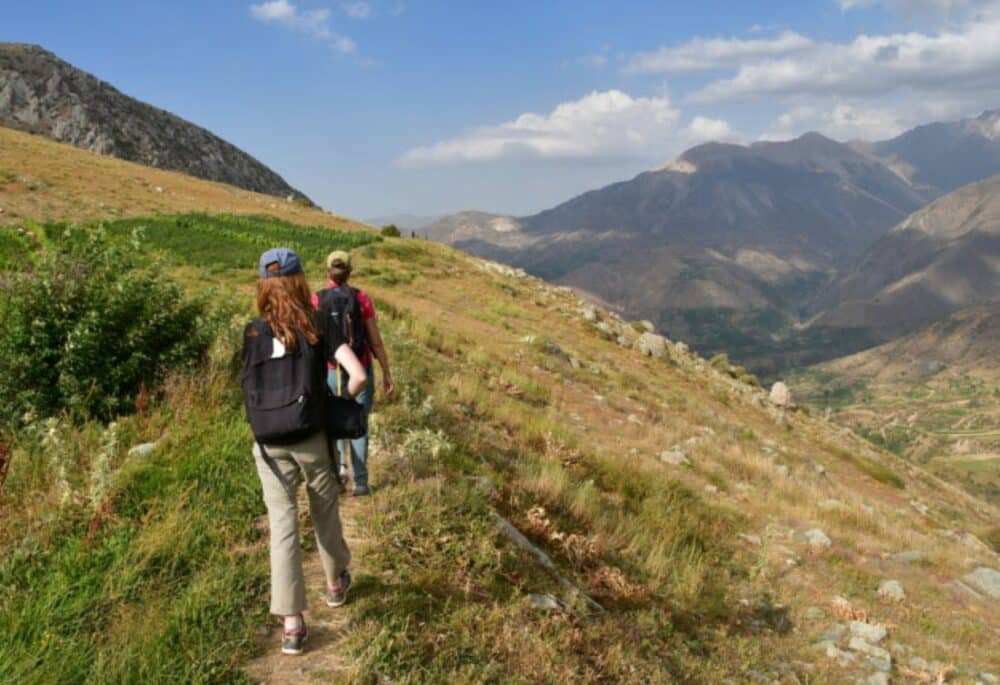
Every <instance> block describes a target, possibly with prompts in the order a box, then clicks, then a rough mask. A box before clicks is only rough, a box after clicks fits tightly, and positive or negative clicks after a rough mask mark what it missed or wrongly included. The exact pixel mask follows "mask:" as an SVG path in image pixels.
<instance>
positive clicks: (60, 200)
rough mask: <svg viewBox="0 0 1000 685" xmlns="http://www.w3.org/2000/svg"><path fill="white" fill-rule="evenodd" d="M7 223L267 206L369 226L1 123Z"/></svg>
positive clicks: (273, 211) (270, 210)
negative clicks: (72, 145)
mask: <svg viewBox="0 0 1000 685" xmlns="http://www.w3.org/2000/svg"><path fill="white" fill-rule="evenodd" d="M0 199H2V203H0V209H2V210H3V211H2V212H0V225H7V226H14V225H17V224H18V223H20V222H22V221H23V220H24V219H30V220H33V221H38V222H42V223H47V222H50V221H64V220H71V221H88V220H92V219H105V218H115V217H118V218H124V217H132V216H148V215H152V214H158V213H167V214H173V213H176V212H192V211H197V212H232V213H239V214H260V213H263V212H266V213H267V214H270V215H272V216H276V217H279V218H282V219H285V220H287V221H290V222H292V223H295V224H304V225H313V226H317V225H318V226H329V227H331V228H339V229H346V230H356V229H361V228H363V224H360V223H358V222H356V221H352V220H350V219H345V218H343V217H339V216H335V215H332V214H328V213H327V212H324V211H322V210H319V209H316V208H313V207H307V206H304V205H302V204H300V203H297V202H287V201H286V200H281V199H279V198H276V197H273V196H271V195H262V194H260V193H253V192H250V191H247V190H242V189H241V188H235V187H233V186H228V185H224V184H222V183H212V182H209V181H203V180H201V179H196V178H194V177H192V176H186V175H184V174H180V173H176V172H172V171H162V170H160V169H154V168H152V167H147V166H142V165H141V164H133V163H131V162H123V161H122V160H119V159H115V158H113V157H105V156H101V155H95V154H92V153H90V152H86V151H85V150H78V149H76V148H73V147H70V146H69V145H64V144H61V143H56V142H53V141H50V140H48V139H45V138H42V137H41V136H33V135H30V134H28V133H23V132H21V131H15V130H13V129H9V128H4V127H2V126H0Z"/></svg>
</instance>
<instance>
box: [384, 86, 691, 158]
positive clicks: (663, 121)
mask: <svg viewBox="0 0 1000 685" xmlns="http://www.w3.org/2000/svg"><path fill="white" fill-rule="evenodd" d="M679 116H680V112H679V111H678V110H677V109H676V108H675V107H674V105H673V104H672V103H671V101H670V98H669V97H667V96H662V97H632V96H630V95H628V94H627V93H623V92H621V91H619V90H608V91H603V92H601V91H594V92H592V93H590V94H588V95H585V96H584V97H582V98H580V99H579V100H573V101H570V102H564V103H562V104H560V105H558V106H557V107H556V108H555V109H553V110H552V111H551V112H549V113H548V114H534V113H526V114H522V115H520V116H519V117H517V118H516V119H514V120H513V121H508V122H505V123H502V124H498V125H496V126H485V127H482V128H478V129H475V130H473V131H470V132H469V133H466V134H465V135H462V136H459V137H456V138H451V139H448V140H443V141H440V142H437V143H434V144H432V145H427V146H421V147H416V148H413V149H412V150H410V151H408V152H407V153H405V154H404V155H403V156H402V157H401V158H400V159H399V160H398V161H399V164H401V165H402V166H417V165H424V164H441V163H467V162H494V161H500V160H512V159H522V160H523V159H562V160H566V159H605V160H613V159H629V158H635V159H645V158H649V157H650V156H653V157H656V156H658V155H661V154H662V153H663V152H664V148H673V147H674V146H675V145H676V142H677V139H678V135H677V133H678V132H677V121H678V118H679Z"/></svg>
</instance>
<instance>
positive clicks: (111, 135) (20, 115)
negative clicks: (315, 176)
mask: <svg viewBox="0 0 1000 685" xmlns="http://www.w3.org/2000/svg"><path fill="white" fill-rule="evenodd" d="M0 125H2V126H7V127H10V128H16V129H20V130H23V131H28V132H31V133H36V134H38V135H42V136H45V137H47V138H51V139H53V140H57V141H59V142H62V143H69V144H70V145H74V146H76V147H79V148H83V149H85V150H90V151H91V152H97V153H100V154H104V155H110V156H112V157H118V158H119V159H125V160H128V161H130V162H138V163H139V164H145V165H147V166H153V167H157V168H160V169H168V170H171V171H180V172H182V173H185V174H190V175H191V176H197V177H198V178H204V179H207V180H210V181H219V182H221V183H228V184H230V185H234V186H237V187H240V188H244V189H246V190H252V191H255V192H259V193H266V194H268V195H277V196H280V197H286V198H287V197H291V198H299V199H303V200H307V199H308V198H306V197H305V195H303V194H302V193H301V192H299V191H298V190H296V189H295V188H293V187H291V186H290V185H288V183H287V182H285V180H284V179H283V178H281V176H279V175H278V174H277V173H275V172H274V171H272V170H271V169H269V168H267V167H266V166H264V165H263V164H261V163H260V162H258V161H257V160H256V159H254V158H253V157H251V156H250V155H248V154H247V153H246V152H243V151H242V150H240V149H239V148H237V147H236V146H235V145H232V144H230V143H227V142H226V141H224V140H222V139H221V138H219V137H218V136H216V135H213V134H212V133H210V132H208V131H206V130H205V129H203V128H201V127H199V126H196V125H194V124H192V123H190V122H188V121H185V120H184V119H181V118H180V117H178V116H175V115H173V114H171V113H170V112H166V111H164V110H162V109H158V108H156V107H152V106H151V105H147V104H146V103H144V102H140V101H138V100H136V99H134V98H131V97H129V96H127V95H125V94H123V93H121V92H120V91H118V90H117V89H115V88H114V87H113V86H111V85H110V84H108V83H105V82H104V81H101V80H100V79H98V78H97V77H95V76H92V75H91V74H88V73H86V72H84V71H82V70H80V69H77V68H76V67H74V66H73V65H71V64H68V63H67V62H64V61H63V60H61V59H59V58H58V57H56V56H55V55H54V54H52V53H51V52H48V51H47V50H44V49H42V48H40V47H38V46H35V45H22V44H17V43H0Z"/></svg>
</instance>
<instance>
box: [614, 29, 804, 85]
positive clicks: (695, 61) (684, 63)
mask: <svg viewBox="0 0 1000 685" xmlns="http://www.w3.org/2000/svg"><path fill="white" fill-rule="evenodd" d="M812 46H813V41H811V40H810V39H808V38H806V37H805V36H802V35H800V34H798V33H795V32H794V31H785V32H783V33H781V34H779V35H778V36H776V37H774V38H754V39H742V38H694V39H692V40H690V41H688V42H686V43H681V44H680V45H672V46H664V47H661V48H659V49H658V50H653V51H650V52H639V53H636V54H635V55H632V56H631V57H630V58H629V60H628V62H627V63H626V65H625V73H629V74H667V73H678V72H691V71H709V70H712V69H720V68H726V67H737V66H740V65H741V64H744V63H745V62H747V60H755V59H760V58H764V57H772V56H776V55H787V54H789V53H794V52H798V51H800V50H805V49H807V48H810V47H812Z"/></svg>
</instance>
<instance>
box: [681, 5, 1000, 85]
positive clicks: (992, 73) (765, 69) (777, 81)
mask: <svg viewBox="0 0 1000 685" xmlns="http://www.w3.org/2000/svg"><path fill="white" fill-rule="evenodd" d="M997 36H1000V18H998V19H991V20H976V21H973V22H970V23H968V24H965V25H963V26H962V27H960V28H957V29H952V30H947V31H943V32H941V33H938V34H936V35H928V34H923V33H916V32H911V33H897V34H890V35H883V36H867V35H861V36H858V37H857V38H855V39H854V40H853V41H851V42H850V43H817V44H814V45H813V46H811V47H810V48H809V49H806V50H804V51H801V52H800V53H797V54H788V55H784V56H782V57H780V58H777V59H775V58H772V59H766V60H763V61H761V62H757V63H751V64H746V65H744V66H741V67H740V68H739V69H738V71H737V72H736V74H735V76H733V77H731V78H724V79H720V80H716V81H713V82H711V83H709V84H708V85H707V86H705V87H704V88H702V89H701V90H699V91H697V92H695V93H693V94H692V95H691V96H689V98H688V99H689V101H691V102H695V103H720V102H735V101H745V100H752V99H755V98H760V97H765V96H774V95H802V94H811V95H819V96H823V95H827V96H828V95H838V96H858V95H876V94H882V93H886V92H889V91H893V90H899V89H912V90H915V91H924V92H940V91H954V90H956V89H982V88H984V87H987V88H992V89H996V88H997V87H1000V78H998V74H1000V40H997Z"/></svg>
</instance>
